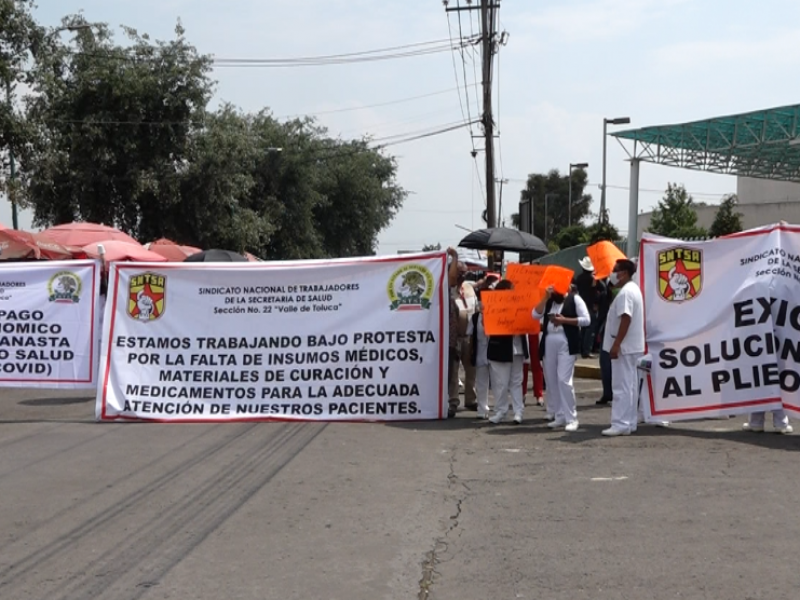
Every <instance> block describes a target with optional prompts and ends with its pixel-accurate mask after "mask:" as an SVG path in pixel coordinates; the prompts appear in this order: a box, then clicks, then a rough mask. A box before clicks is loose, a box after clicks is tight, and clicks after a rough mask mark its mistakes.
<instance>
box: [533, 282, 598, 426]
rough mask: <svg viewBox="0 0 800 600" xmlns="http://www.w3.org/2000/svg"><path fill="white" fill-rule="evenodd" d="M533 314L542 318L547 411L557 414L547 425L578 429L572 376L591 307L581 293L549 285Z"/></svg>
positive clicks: (534, 316) (540, 351)
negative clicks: (583, 328)
mask: <svg viewBox="0 0 800 600" xmlns="http://www.w3.org/2000/svg"><path fill="white" fill-rule="evenodd" d="M533 318H534V319H540V320H541V321H542V341H541V342H540V346H539V355H540V356H541V357H542V363H543V366H544V380H545V383H546V384H547V396H546V397H545V403H546V405H547V412H548V414H551V415H553V416H554V417H555V418H554V420H553V422H552V423H549V424H548V427H550V428H551V429H557V428H559V427H564V428H565V429H566V431H570V432H571V431H577V430H578V412H577V409H576V407H575V388H574V387H573V385H572V378H573V375H574V373H575V361H576V360H577V358H578V355H579V354H580V353H581V341H582V339H581V327H588V326H589V324H590V323H591V321H592V319H591V317H590V316H589V309H588V308H587V307H586V303H585V302H584V301H583V299H582V298H581V297H580V295H579V294H576V293H575V292H573V291H570V292H568V293H567V294H566V296H565V295H564V294H560V293H558V292H556V291H555V290H554V289H553V286H550V287H548V288H547V291H546V294H545V297H544V298H543V299H542V301H541V302H540V303H539V305H538V306H537V307H536V308H534V309H533Z"/></svg>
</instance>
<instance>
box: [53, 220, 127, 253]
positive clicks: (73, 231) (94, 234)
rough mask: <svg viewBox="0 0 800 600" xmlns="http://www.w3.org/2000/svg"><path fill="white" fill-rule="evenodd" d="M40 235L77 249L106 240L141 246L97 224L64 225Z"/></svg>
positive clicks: (123, 235)
mask: <svg viewBox="0 0 800 600" xmlns="http://www.w3.org/2000/svg"><path fill="white" fill-rule="evenodd" d="M42 235H43V236H45V237H47V238H50V239H51V240H52V241H54V242H58V243H59V244H62V245H64V246H77V247H78V248H83V247H84V246H88V245H89V244H92V243H94V242H106V241H108V240H114V241H118V242H128V243H129V244H135V245H137V246H141V244H139V242H137V241H136V240H135V239H133V238H132V237H131V236H129V235H128V234H127V233H124V232H122V231H120V230H119V229H117V228H115V227H109V226H108V225H99V224H97V223H65V224H63V225H56V226H55V227H51V228H50V229H45V230H44V231H43V232H42Z"/></svg>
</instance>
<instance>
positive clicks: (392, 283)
mask: <svg viewBox="0 0 800 600" xmlns="http://www.w3.org/2000/svg"><path fill="white" fill-rule="evenodd" d="M433 288H434V284H433V274H432V273H431V272H430V271H429V270H428V269H426V268H425V267H423V266H422V265H414V264H411V265H404V266H402V267H400V268H399V269H397V271H395V272H394V273H393V274H392V276H391V278H390V279H389V285H388V286H387V292H388V294H389V299H390V300H391V301H392V303H391V305H390V306H389V308H390V309H391V310H423V309H425V310H428V309H430V307H431V298H432V297H433Z"/></svg>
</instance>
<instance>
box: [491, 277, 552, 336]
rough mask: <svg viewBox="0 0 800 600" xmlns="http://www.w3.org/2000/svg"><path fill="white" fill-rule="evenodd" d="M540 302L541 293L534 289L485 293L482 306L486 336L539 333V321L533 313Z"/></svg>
mask: <svg viewBox="0 0 800 600" xmlns="http://www.w3.org/2000/svg"><path fill="white" fill-rule="evenodd" d="M537 296H538V299H536V297H537ZM540 300H541V292H540V291H539V290H536V289H533V288H527V289H520V290H497V291H485V292H483V293H482V294H481V304H482V305H483V327H484V329H485V330H486V335H521V334H526V333H539V331H540V330H541V327H540V323H539V320H538V319H534V318H533V316H532V314H531V313H532V312H533V309H534V308H535V307H536V305H537V304H538V303H539V301H540Z"/></svg>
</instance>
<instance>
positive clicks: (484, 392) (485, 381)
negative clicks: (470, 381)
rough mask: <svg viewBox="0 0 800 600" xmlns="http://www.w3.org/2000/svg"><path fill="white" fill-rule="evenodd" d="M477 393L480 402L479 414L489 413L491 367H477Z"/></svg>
mask: <svg viewBox="0 0 800 600" xmlns="http://www.w3.org/2000/svg"><path fill="white" fill-rule="evenodd" d="M475 393H476V395H477V402H478V414H479V415H485V414H488V413H489V365H483V366H482V367H475Z"/></svg>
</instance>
